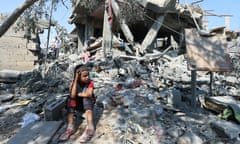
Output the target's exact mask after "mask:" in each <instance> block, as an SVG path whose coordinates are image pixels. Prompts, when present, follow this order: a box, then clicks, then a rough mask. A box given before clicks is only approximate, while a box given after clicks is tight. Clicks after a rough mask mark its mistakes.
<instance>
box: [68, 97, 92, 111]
mask: <svg viewBox="0 0 240 144" xmlns="http://www.w3.org/2000/svg"><path fill="white" fill-rule="evenodd" d="M75 100H76V104H77V105H76V107H69V106H67V110H68V112H75V111H76V110H77V111H85V110H93V105H94V100H93V99H92V98H82V97H77V98H76V99H75Z"/></svg>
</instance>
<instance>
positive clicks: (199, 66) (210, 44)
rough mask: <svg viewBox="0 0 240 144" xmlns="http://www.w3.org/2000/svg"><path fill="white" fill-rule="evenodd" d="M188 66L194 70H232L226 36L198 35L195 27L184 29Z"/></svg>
mask: <svg viewBox="0 0 240 144" xmlns="http://www.w3.org/2000/svg"><path fill="white" fill-rule="evenodd" d="M185 36H186V37H185V38H186V39H185V40H186V49H187V58H188V68H189V69H190V70H196V71H232V70H233V66H232V63H231V58H230V56H229V54H228V52H227V41H226V37H224V36H222V35H215V36H208V37H204V36H200V35H199V33H198V31H197V30H196V29H185Z"/></svg>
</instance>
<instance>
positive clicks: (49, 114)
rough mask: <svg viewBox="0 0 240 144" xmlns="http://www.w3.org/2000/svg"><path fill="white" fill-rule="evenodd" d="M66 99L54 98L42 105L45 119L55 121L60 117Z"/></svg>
mask: <svg viewBox="0 0 240 144" xmlns="http://www.w3.org/2000/svg"><path fill="white" fill-rule="evenodd" d="M65 103H66V99H65V98H61V99H56V100H55V101H54V102H52V103H50V104H49V105H47V106H46V107H44V117H45V120H46V121H57V120H60V119H61V118H62V110H63V108H64V107H65Z"/></svg>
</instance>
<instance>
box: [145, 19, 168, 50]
mask: <svg viewBox="0 0 240 144" xmlns="http://www.w3.org/2000/svg"><path fill="white" fill-rule="evenodd" d="M164 17H165V16H164V15H160V16H159V17H158V18H157V20H156V21H155V22H154V23H153V25H152V27H151V28H150V29H149V31H148V33H147V35H146V36H145V38H144V40H143V42H142V44H141V48H140V53H144V51H145V50H146V49H147V48H148V47H150V46H151V45H152V43H153V42H154V40H155V38H156V36H157V33H158V31H159V29H160V28H161V26H162V24H163V20H164Z"/></svg>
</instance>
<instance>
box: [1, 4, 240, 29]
mask: <svg viewBox="0 0 240 144" xmlns="http://www.w3.org/2000/svg"><path fill="white" fill-rule="evenodd" d="M11 1H13V2H9V0H0V13H3V12H8V13H11V12H13V10H14V9H15V8H16V7H18V6H19V5H20V4H22V3H23V2H24V1H25V0H11ZM65 1H70V0H65ZM185 2H187V3H188V4H189V3H192V2H196V0H180V3H182V4H184V3H185ZM198 5H200V7H201V8H202V9H204V10H212V11H211V12H213V13H215V14H219V15H232V17H231V18H230V29H231V30H240V8H239V6H240V1H239V0H227V1H226V0H204V1H203V2H200V3H198ZM71 11H72V10H71V7H70V6H69V9H66V8H65V7H64V6H63V5H61V6H60V7H59V8H58V11H57V12H54V13H53V16H54V19H55V20H57V21H58V22H59V23H60V24H61V25H63V26H65V27H66V28H67V30H68V31H69V32H70V31H71V30H72V29H73V27H74V25H70V24H68V23H67V20H68V18H69V17H70V15H71ZM207 19H208V22H209V26H208V28H209V29H212V28H214V27H218V26H224V25H225V18H224V17H214V16H208V17H207Z"/></svg>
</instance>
